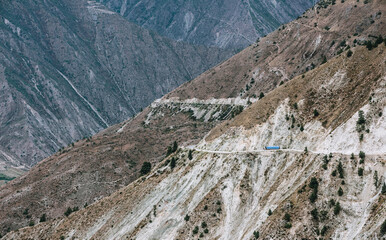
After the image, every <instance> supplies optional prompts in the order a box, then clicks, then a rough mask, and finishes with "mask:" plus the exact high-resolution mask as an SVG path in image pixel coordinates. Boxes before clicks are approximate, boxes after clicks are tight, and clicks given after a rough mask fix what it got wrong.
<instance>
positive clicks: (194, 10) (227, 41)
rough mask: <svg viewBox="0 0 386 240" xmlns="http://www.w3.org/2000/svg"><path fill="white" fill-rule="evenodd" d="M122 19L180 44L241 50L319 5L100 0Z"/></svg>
mask: <svg viewBox="0 0 386 240" xmlns="http://www.w3.org/2000/svg"><path fill="white" fill-rule="evenodd" d="M100 2H101V3H103V4H105V5H106V6H108V7H109V8H110V9H112V10H114V11H116V12H118V13H119V14H120V15H121V16H123V17H124V18H126V19H128V20H129V21H131V22H134V23H136V24H138V25H140V26H143V27H145V28H147V29H151V30H154V31H156V32H157V33H159V34H161V35H162V36H166V37H169V38H171V39H174V40H177V41H185V42H190V43H194V44H198V45H205V46H216V47H221V48H233V49H240V48H244V47H247V46H249V45H250V44H252V43H254V42H255V41H256V39H257V38H258V37H261V36H264V35H266V34H268V33H270V32H272V31H273V30H275V29H276V28H278V27H279V26H280V25H282V24H284V23H287V22H289V21H291V20H293V19H295V18H296V17H298V16H299V15H301V14H302V13H303V12H304V11H305V10H307V9H308V8H310V7H312V6H314V5H315V3H316V2H317V1H316V0H296V1H293V0H292V1H289V0H284V1H263V0H247V1H243V0H237V1H235V0H227V1H220V0H216V1H210V2H208V1H204V0H198V1H187V0H184V1H181V0H179V1H176V0H168V1H156V0H145V1H143V0H141V1H139V0H136V1H127V0H100Z"/></svg>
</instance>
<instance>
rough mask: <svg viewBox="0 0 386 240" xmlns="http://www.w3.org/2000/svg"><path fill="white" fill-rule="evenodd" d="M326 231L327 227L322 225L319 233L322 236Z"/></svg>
mask: <svg viewBox="0 0 386 240" xmlns="http://www.w3.org/2000/svg"><path fill="white" fill-rule="evenodd" d="M326 232H327V227H326V226H323V228H322V230H321V231H320V234H321V235H322V236H324V235H325V234H326Z"/></svg>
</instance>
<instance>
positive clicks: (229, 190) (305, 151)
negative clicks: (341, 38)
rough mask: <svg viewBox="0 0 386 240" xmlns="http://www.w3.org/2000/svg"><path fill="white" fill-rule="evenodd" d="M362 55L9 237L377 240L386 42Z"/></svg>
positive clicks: (279, 92)
mask: <svg viewBox="0 0 386 240" xmlns="http://www.w3.org/2000/svg"><path fill="white" fill-rule="evenodd" d="M352 52H353V54H352V55H351V56H350V55H346V54H345V55H340V56H337V57H335V58H334V59H331V60H330V61H327V62H326V63H325V64H323V65H321V66H319V67H317V68H316V69H314V70H312V71H310V72H309V73H307V74H306V75H305V76H304V78H303V77H302V76H298V77H296V78H294V79H293V80H291V81H289V82H288V83H286V84H285V85H283V86H281V87H279V88H277V89H275V90H273V91H272V92H270V93H269V94H268V95H267V96H266V97H264V98H263V99H261V100H259V101H257V102H255V103H254V104H252V105H251V106H250V107H249V108H248V109H247V110H245V111H243V112H242V113H241V114H240V115H238V116H236V117H235V118H234V119H232V120H229V121H227V122H226V123H224V124H222V125H221V126H220V127H216V128H215V129H214V131H212V132H211V133H212V134H211V135H209V138H210V139H208V138H206V140H202V141H201V142H200V143H199V144H198V145H195V146H191V147H187V148H181V149H179V150H178V151H177V152H176V153H173V154H172V155H171V156H169V157H167V158H165V160H164V161H162V162H161V163H160V164H158V165H157V166H156V168H155V169H154V170H153V171H152V172H151V173H150V174H148V175H146V176H144V177H142V178H140V179H138V180H137V181H135V182H133V183H131V184H130V185H128V186H127V187H124V188H122V189H120V190H119V191H117V192H115V193H114V194H112V195H111V196H109V197H106V198H104V199H102V200H100V201H98V202H96V203H95V204H93V205H91V206H88V207H86V208H84V209H82V210H80V211H79V212H76V213H73V214H71V215H70V216H69V217H63V218H61V219H57V220H52V221H49V222H47V223H40V224H38V225H37V226H35V227H26V228H24V229H20V230H19V231H15V232H11V233H9V234H8V235H6V236H5V239H25V238H28V237H31V238H36V239H58V238H60V237H62V238H69V239H71V238H75V239H139V240H140V239H197V238H198V237H199V238H200V239H229V240H235V239H240V240H241V239H256V238H257V236H259V237H261V238H262V239H313V238H319V237H323V238H328V239H330V238H331V239H378V237H381V236H382V235H383V234H385V233H384V232H383V231H384V230H381V225H382V224H385V222H386V218H385V216H386V204H385V200H386V193H384V192H383V190H382V186H383V185H385V184H386V182H385V179H386V166H385V164H386V142H385V141H386V138H385V136H386V121H385V115H382V114H379V113H380V112H381V113H382V112H386V88H385V87H386V66H385V61H384V60H385V59H386V46H385V45H384V44H383V43H382V44H381V45H380V46H378V47H377V48H375V49H372V50H371V51H369V50H368V49H366V47H364V46H359V47H355V48H353V49H352ZM330 97H331V98H333V99H334V101H331V98H330ZM370 97H371V99H370ZM294 103H297V104H298V105H297V107H294ZM310 109H317V110H319V115H317V114H315V113H314V112H313V111H310ZM360 111H363V114H364V119H365V121H364V123H358V119H360V115H361V113H360ZM337 112H340V113H342V114H336V113H337ZM266 113H267V114H266ZM330 113H331V115H329V114H330ZM286 116H290V117H289V118H288V119H286ZM325 117H328V118H329V121H331V122H333V123H335V125H329V126H324V124H323V122H322V121H323V120H324V118H325ZM291 124H292V125H295V126H294V127H293V126H291ZM296 124H300V125H303V126H304V129H303V130H301V129H300V127H298V126H297V125H296ZM358 124H359V125H361V124H363V126H364V128H363V130H358ZM365 129H369V131H365ZM361 131H362V133H364V135H365V136H364V138H363V139H361V138H360V137H359V136H360V134H361ZM213 134H214V135H213ZM342 135H343V136H344V137H343V138H342ZM268 144H270V145H271V144H272V145H273V144H275V145H276V144H277V145H279V146H281V147H282V148H283V149H282V150H279V151H266V150H264V148H263V147H264V146H266V145H268ZM189 151H192V152H191V157H189ZM360 151H364V152H365V153H360ZM351 153H353V155H351ZM358 155H359V156H358ZM171 162H175V163H176V164H175V165H172V164H171ZM384 188H385V187H384Z"/></svg>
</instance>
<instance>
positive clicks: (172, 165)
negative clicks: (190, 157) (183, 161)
mask: <svg viewBox="0 0 386 240" xmlns="http://www.w3.org/2000/svg"><path fill="white" fill-rule="evenodd" d="M175 167H176V159H175V158H174V157H172V160H171V161H170V168H171V169H173V168H175Z"/></svg>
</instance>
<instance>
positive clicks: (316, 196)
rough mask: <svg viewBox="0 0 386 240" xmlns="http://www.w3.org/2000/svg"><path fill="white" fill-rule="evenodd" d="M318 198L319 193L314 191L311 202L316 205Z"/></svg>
mask: <svg viewBox="0 0 386 240" xmlns="http://www.w3.org/2000/svg"><path fill="white" fill-rule="evenodd" d="M317 198H318V192H317V191H315V190H313V191H312V193H311V195H310V197H309V199H310V202H311V203H314V202H315V201H316V199H317Z"/></svg>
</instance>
